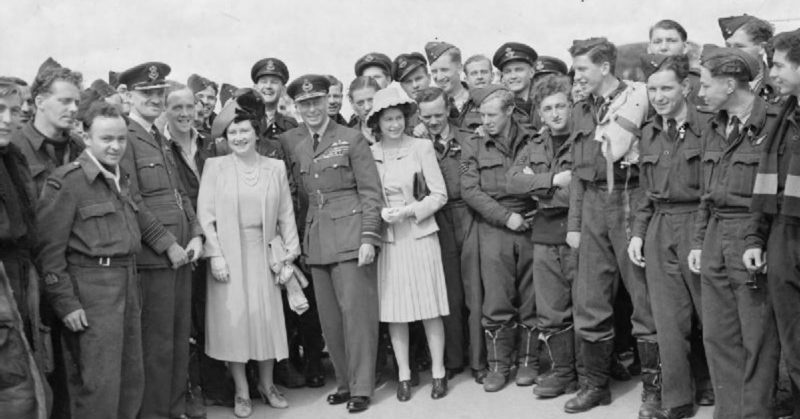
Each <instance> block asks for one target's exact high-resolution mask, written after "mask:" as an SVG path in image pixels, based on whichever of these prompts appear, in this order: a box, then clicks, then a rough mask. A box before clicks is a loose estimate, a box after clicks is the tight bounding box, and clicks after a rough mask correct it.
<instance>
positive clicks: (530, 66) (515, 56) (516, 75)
mask: <svg viewBox="0 0 800 419" xmlns="http://www.w3.org/2000/svg"><path fill="white" fill-rule="evenodd" d="M538 57H539V56H538V54H536V50H534V49H533V48H531V47H530V46H528V45H526V44H523V43H519V42H507V43H505V44H503V45H501V46H500V48H498V49H497V51H496V52H495V53H494V57H493V58H492V64H494V66H495V67H497V69H498V70H500V72H501V73H502V81H503V85H505V86H506V88H507V89H508V90H510V91H511V92H512V93H514V118H515V119H516V120H517V122H519V123H521V124H529V125H532V124H533V123H534V122H535V120H536V109H535V108H534V106H533V100H532V99H533V98H532V97H531V88H532V87H533V76H534V74H536V71H535V70H534V64H535V63H536V59H537V58H538ZM533 128H534V129H538V127H535V126H534V127H533Z"/></svg>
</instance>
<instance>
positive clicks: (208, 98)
mask: <svg viewBox="0 0 800 419" xmlns="http://www.w3.org/2000/svg"><path fill="white" fill-rule="evenodd" d="M186 84H187V86H189V89H190V90H191V91H192V93H194V97H195V100H196V110H197V111H196V112H195V113H196V115H195V121H194V125H195V128H196V129H197V131H199V132H200V133H201V134H202V135H203V136H205V137H209V136H210V134H211V125H212V124H213V123H214V118H215V117H216V116H217V114H216V113H214V107H216V106H217V94H218V93H219V86H218V85H217V83H215V82H213V81H211V80H209V79H207V78H205V77H203V76H201V75H199V74H192V75H191V76H189V79H188V80H187V82H186Z"/></svg>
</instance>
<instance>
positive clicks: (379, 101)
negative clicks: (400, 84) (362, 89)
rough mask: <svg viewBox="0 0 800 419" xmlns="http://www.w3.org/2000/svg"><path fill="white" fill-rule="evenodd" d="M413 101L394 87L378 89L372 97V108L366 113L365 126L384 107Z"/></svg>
mask: <svg viewBox="0 0 800 419" xmlns="http://www.w3.org/2000/svg"><path fill="white" fill-rule="evenodd" d="M414 103H415V102H414V100H413V99H411V98H410V97H408V95H407V94H405V92H402V91H401V90H400V89H398V88H396V87H390V88H388V89H381V90H378V91H377V92H375V96H374V97H373V98H372V109H371V110H370V111H369V115H367V121H366V122H367V126H369V124H370V123H371V121H372V120H373V119H374V118H377V116H378V115H379V114H380V113H381V111H382V110H384V109H388V108H391V107H394V106H399V105H405V104H409V105H412V104H414Z"/></svg>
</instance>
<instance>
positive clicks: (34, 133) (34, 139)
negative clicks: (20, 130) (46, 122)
mask: <svg viewBox="0 0 800 419" xmlns="http://www.w3.org/2000/svg"><path fill="white" fill-rule="evenodd" d="M27 128H28V138H29V139H30V142H31V145H33V148H34V149H35V150H36V151H39V149H41V148H42V145H43V144H44V142H45V140H47V139H50V138H48V137H47V136H46V135H44V134H42V132H41V131H39V130H38V129H36V125H34V124H33V120H31V121H30V122H28V125H27ZM61 136H62V137H64V142H65V143H68V142H69V139H70V137H69V134H68V133H67V132H66V131H62V132H61Z"/></svg>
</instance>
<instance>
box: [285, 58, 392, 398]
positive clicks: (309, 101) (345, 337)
mask: <svg viewBox="0 0 800 419" xmlns="http://www.w3.org/2000/svg"><path fill="white" fill-rule="evenodd" d="M329 87H330V86H329V82H328V79H326V78H325V77H324V76H320V75H314V74H309V75H305V76H301V77H299V78H298V79H296V80H294V81H293V82H292V83H291V84H290V85H289V87H288V89H287V90H288V93H289V96H291V97H292V99H293V100H294V101H295V105H296V106H297V109H298V111H299V112H300V115H301V117H302V118H303V122H304V123H305V125H303V126H301V127H298V128H296V129H294V130H292V131H289V132H287V133H285V134H284V135H283V136H282V137H286V140H288V141H290V142H292V143H294V144H297V146H296V147H295V149H294V151H293V154H292V156H293V158H292V164H293V167H292V171H293V172H294V173H295V174H296V175H297V176H296V178H297V179H298V182H299V184H300V185H301V187H300V188H299V195H300V198H301V199H299V201H300V202H301V203H302V202H306V203H307V204H306V205H305V207H306V208H303V206H302V205H301V207H300V210H299V211H298V212H299V213H301V214H302V213H306V214H305V223H302V224H305V232H304V234H303V236H304V237H305V239H304V243H303V244H304V246H303V255H304V257H305V262H306V263H307V264H308V265H309V266H310V267H311V275H312V278H313V282H314V293H315V295H316V299H317V304H318V307H319V319H320V322H321V323H322V330H323V333H324V335H325V342H326V343H327V345H328V351H329V352H330V355H331V360H332V361H333V366H334V370H335V372H336V392H335V393H332V394H330V395H329V396H328V398H327V401H328V403H330V404H332V405H336V404H342V403H347V409H348V411H350V412H360V411H363V410H366V409H367V408H368V407H369V403H370V398H371V397H372V393H373V390H374V384H375V382H374V380H375V361H376V356H377V349H378V296H377V277H376V275H377V271H376V265H375V263H374V260H375V252H376V247H377V246H379V245H380V243H381V221H380V220H381V219H380V207H381V202H382V197H381V192H380V191H381V186H380V180H379V177H378V169H377V167H376V166H375V161H374V159H373V158H372V152H371V151H370V149H369V144H368V143H367V140H366V139H365V138H364V136H363V135H361V133H359V132H357V131H354V130H352V129H350V128H346V127H343V126H341V125H339V124H337V123H335V122H333V121H331V120H330V118H329V117H328V114H327V112H326V109H327V101H328V98H327V95H328V89H329Z"/></svg>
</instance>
